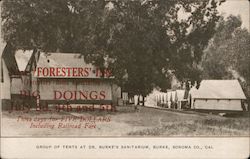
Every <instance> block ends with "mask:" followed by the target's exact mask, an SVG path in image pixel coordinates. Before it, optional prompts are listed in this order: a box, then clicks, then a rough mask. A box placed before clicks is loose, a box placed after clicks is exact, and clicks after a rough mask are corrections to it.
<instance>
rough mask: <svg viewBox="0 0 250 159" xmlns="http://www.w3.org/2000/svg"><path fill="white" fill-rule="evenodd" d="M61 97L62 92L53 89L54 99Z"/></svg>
mask: <svg viewBox="0 0 250 159" xmlns="http://www.w3.org/2000/svg"><path fill="white" fill-rule="evenodd" d="M61 98H62V92H60V91H54V99H61Z"/></svg>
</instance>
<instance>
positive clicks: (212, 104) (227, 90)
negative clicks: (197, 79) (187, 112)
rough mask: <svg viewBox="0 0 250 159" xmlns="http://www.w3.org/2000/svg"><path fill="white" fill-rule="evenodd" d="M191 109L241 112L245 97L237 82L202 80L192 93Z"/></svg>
mask: <svg viewBox="0 0 250 159" xmlns="http://www.w3.org/2000/svg"><path fill="white" fill-rule="evenodd" d="M191 95H192V102H191V108H192V109H203V110H223V111H225V110H230V111H243V110H244V108H243V106H242V100H245V99H246V96H245V94H244V92H243V90H242V88H241V86H240V84H239V82H238V80H203V81H201V83H200V88H199V89H198V90H197V91H196V90H194V92H192V94H191Z"/></svg>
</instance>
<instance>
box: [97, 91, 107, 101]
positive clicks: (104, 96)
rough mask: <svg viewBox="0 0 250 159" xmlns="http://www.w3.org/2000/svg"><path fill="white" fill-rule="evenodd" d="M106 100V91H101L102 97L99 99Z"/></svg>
mask: <svg viewBox="0 0 250 159" xmlns="http://www.w3.org/2000/svg"><path fill="white" fill-rule="evenodd" d="M105 98H106V93H105V91H100V97H99V99H101V100H102V99H105Z"/></svg>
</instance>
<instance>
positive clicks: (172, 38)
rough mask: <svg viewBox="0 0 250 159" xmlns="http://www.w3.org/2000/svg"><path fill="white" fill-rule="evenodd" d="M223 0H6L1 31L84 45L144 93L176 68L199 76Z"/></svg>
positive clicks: (65, 47)
mask: <svg viewBox="0 0 250 159" xmlns="http://www.w3.org/2000/svg"><path fill="white" fill-rule="evenodd" d="M223 1H224V0H203V1H198V0H189V1H186V0H179V1H176V0H169V1H166V0H145V1H142V0H133V1H132V0H116V1H107V0H98V1H97V0H53V1H51V0H43V1H37V0H16V1H12V0H4V1H3V14H2V19H3V21H4V23H3V34H4V39H5V41H7V42H9V43H12V44H13V45H14V46H16V47H17V48H22V49H33V48H39V49H41V50H42V51H52V52H54V51H60V52H80V53H82V54H83V56H84V58H85V59H86V61H88V62H91V63H93V64H95V65H96V66H98V67H100V68H101V70H104V68H108V69H110V70H112V73H113V76H114V77H115V79H116V83H117V84H119V85H120V86H122V88H123V89H124V90H125V91H128V92H129V94H130V95H135V94H137V95H142V96H143V97H144V96H146V95H147V94H148V93H150V92H151V91H152V89H153V88H154V87H160V88H162V89H163V90H164V89H166V88H168V87H170V79H171V78H170V75H171V74H175V76H176V77H177V78H178V79H183V78H190V79H192V80H196V79H195V78H198V77H199V72H198V68H197V63H198V62H199V61H200V60H201V56H202V53H203V50H204V48H205V47H206V46H207V43H208V41H209V39H210V38H211V37H212V35H213V33H214V31H215V30H214V29H215V25H216V22H217V21H218V19H219V16H218V12H217V9H216V8H217V6H218V5H220V4H221V3H222V2H223ZM181 14H186V15H188V17H187V18H181V17H182V16H181ZM197 72H198V73H197Z"/></svg>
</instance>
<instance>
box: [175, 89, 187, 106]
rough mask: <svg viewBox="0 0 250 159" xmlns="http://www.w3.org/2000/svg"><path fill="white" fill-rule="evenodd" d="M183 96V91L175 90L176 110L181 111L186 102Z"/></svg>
mask: <svg viewBox="0 0 250 159" xmlns="http://www.w3.org/2000/svg"><path fill="white" fill-rule="evenodd" d="M184 96H185V90H176V94H175V102H176V103H177V108H178V109H182V104H184V101H186V99H184Z"/></svg>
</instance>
